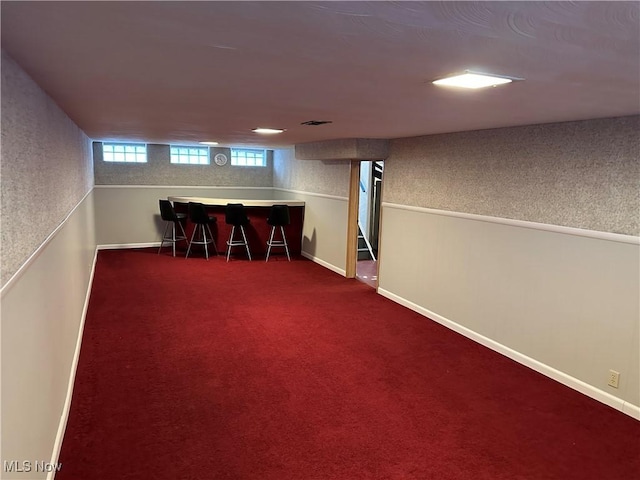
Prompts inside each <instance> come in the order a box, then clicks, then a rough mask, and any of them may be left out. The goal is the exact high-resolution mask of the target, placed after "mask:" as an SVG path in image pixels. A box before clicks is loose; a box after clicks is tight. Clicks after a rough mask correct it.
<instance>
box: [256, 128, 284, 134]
mask: <svg viewBox="0 0 640 480" xmlns="http://www.w3.org/2000/svg"><path fill="white" fill-rule="evenodd" d="M251 131H252V132H255V133H266V134H272V133H282V132H284V129H281V128H261V127H258V128H254V129H253V130H251Z"/></svg>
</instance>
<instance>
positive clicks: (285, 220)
mask: <svg viewBox="0 0 640 480" xmlns="http://www.w3.org/2000/svg"><path fill="white" fill-rule="evenodd" d="M267 223H268V224H269V225H271V235H270V236H269V241H268V242H267V246H268V247H269V248H267V258H266V260H265V262H268V261H269V254H270V253H271V247H284V250H285V252H287V259H288V260H289V261H291V257H290V256H289V246H288V245H287V237H286V236H285V234H284V226H285V225H289V223H291V219H290V217H289V206H288V205H273V206H272V207H271V211H270V212H269V218H267ZM276 227H280V233H281V235H282V239H281V240H274V235H275V233H276Z"/></svg>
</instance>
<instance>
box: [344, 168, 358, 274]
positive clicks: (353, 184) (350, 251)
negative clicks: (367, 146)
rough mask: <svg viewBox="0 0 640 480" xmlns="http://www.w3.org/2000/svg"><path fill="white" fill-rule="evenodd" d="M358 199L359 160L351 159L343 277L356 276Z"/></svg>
mask: <svg viewBox="0 0 640 480" xmlns="http://www.w3.org/2000/svg"><path fill="white" fill-rule="evenodd" d="M359 199H360V161H359V160H351V168H350V174H349V207H348V209H349V210H348V215H347V261H346V266H345V277H347V278H356V268H357V261H358V203H359Z"/></svg>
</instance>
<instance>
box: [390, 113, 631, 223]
mask: <svg viewBox="0 0 640 480" xmlns="http://www.w3.org/2000/svg"><path fill="white" fill-rule="evenodd" d="M639 131H640V116H632V117H619V118H613V119H600V120H587V121H581V122H566V123H556V124H547V125H533V126H526V127H514V128H502V129H495V130H481V131H474V132H462V133H452V134H445V135H432V136H424V137H415V138H405V139H397V140H393V141H392V144H391V154H390V155H389V158H388V159H387V161H386V162H385V173H384V198H383V200H384V201H385V202H390V203H396V204H402V205H413V206H418V207H427V208H435V209H440V210H449V211H454V212H465V213H475V214H479V215H490V216H495V217H503V218H511V219H518V220H527V221H532V222H540V223H548V224H553V225H564V226H570V227H578V228H585V229H589V230H597V231H603V232H614V233H623V234H628V235H640V161H639V154H640V136H639V135H638V132H639Z"/></svg>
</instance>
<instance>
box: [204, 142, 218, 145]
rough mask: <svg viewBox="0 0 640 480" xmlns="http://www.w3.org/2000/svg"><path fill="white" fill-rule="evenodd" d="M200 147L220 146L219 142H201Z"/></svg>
mask: <svg viewBox="0 0 640 480" xmlns="http://www.w3.org/2000/svg"><path fill="white" fill-rule="evenodd" d="M200 145H218V142H200Z"/></svg>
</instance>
